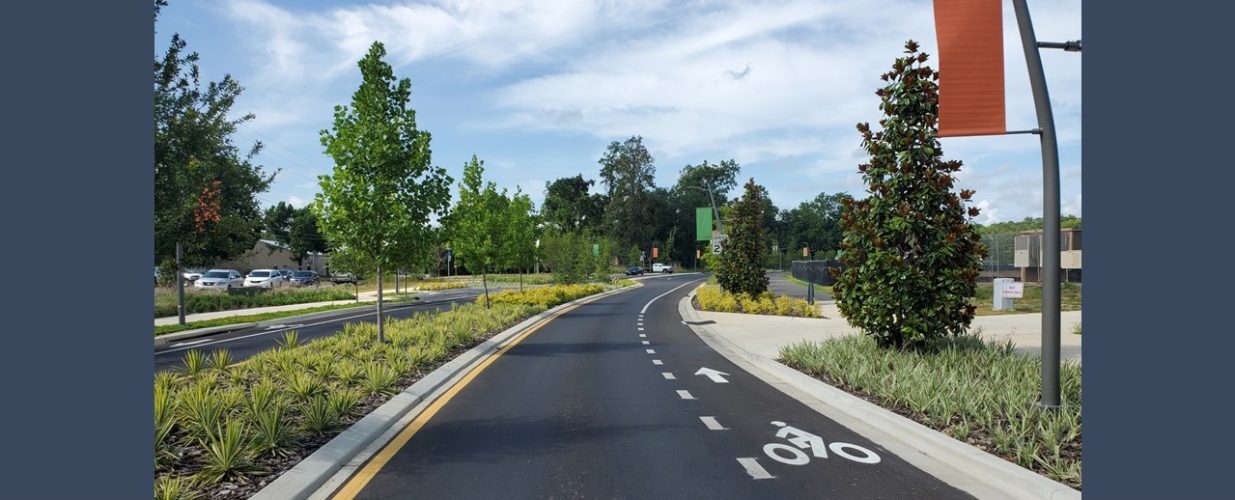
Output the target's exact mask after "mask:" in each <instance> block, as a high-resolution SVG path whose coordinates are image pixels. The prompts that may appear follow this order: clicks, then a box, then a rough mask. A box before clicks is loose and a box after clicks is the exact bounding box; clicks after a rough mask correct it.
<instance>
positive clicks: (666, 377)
mask: <svg viewBox="0 0 1235 500" xmlns="http://www.w3.org/2000/svg"><path fill="white" fill-rule="evenodd" d="M660 376H662V377H665V380H677V379H678V378H677V377H674V376H673V374H672V373H670V372H660Z"/></svg>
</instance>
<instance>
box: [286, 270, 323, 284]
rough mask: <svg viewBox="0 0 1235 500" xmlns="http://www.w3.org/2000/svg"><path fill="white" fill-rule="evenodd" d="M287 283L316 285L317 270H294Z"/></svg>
mask: <svg viewBox="0 0 1235 500" xmlns="http://www.w3.org/2000/svg"><path fill="white" fill-rule="evenodd" d="M288 283H291V284H293V285H297V286H305V285H316V284H317V271H296V272H294V273H292V279H291V281H289V282H288Z"/></svg>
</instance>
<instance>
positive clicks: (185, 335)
mask: <svg viewBox="0 0 1235 500" xmlns="http://www.w3.org/2000/svg"><path fill="white" fill-rule="evenodd" d="M426 293H427V292H426ZM432 303H434V302H429V301H422V300H412V301H406V302H388V303H387V304H400V305H402V304H416V305H423V304H432ZM305 309H309V308H308V307H306V308H305ZM376 310H377V303H371V304H366V305H359V306H356V307H348V308H343V309H331V310H329V311H319V312H315V313H307V314H299V315H296V316H284V317H282V318H275V319H266V320H262V321H258V322H250V323H236V324H232V325H220V326H211V327H207V328H197V329H194V330H185V331H183V332H176V333H169V334H167V335H159V336H157V337H155V338H154V345H155V347H159V346H164V345H167V344H169V343H171V342H175V341H177V340H185V339H192V338H197V337H205V336H207V335H214V334H217V333H227V332H234V331H236V330H243V329H245V328H252V327H255V326H262V327H264V326H271V325H281V324H283V323H288V322H296V321H312V320H315V319H319V318H325V317H328V316H333V315H336V314H344V313H356V312H365V311H376Z"/></svg>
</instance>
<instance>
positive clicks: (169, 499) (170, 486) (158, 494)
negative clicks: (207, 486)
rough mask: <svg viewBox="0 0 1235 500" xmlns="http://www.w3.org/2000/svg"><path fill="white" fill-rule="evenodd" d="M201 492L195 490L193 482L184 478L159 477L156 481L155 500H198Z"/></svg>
mask: <svg viewBox="0 0 1235 500" xmlns="http://www.w3.org/2000/svg"><path fill="white" fill-rule="evenodd" d="M201 497H202V494H201V493H200V492H197V491H194V490H193V480H192V479H191V478H186V477H184V476H159V477H158V478H157V479H155V480H154V500H197V499H198V498H201Z"/></svg>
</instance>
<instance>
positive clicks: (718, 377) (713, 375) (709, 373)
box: [695, 367, 729, 384]
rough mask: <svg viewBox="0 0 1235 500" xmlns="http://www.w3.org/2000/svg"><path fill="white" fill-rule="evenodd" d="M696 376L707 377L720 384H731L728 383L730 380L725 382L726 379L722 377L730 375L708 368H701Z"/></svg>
mask: <svg viewBox="0 0 1235 500" xmlns="http://www.w3.org/2000/svg"><path fill="white" fill-rule="evenodd" d="M695 375H703V376H705V377H707V378H710V379H712V381H713V382H716V383H718V384H728V383H729V381H728V380H725V377H723V376H722V375H726V376H727V375H729V374H728V373H725V372H722V371H717V370H713V369H711V368H708V367H703V368H700V369H699V371H697V372H695Z"/></svg>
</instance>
